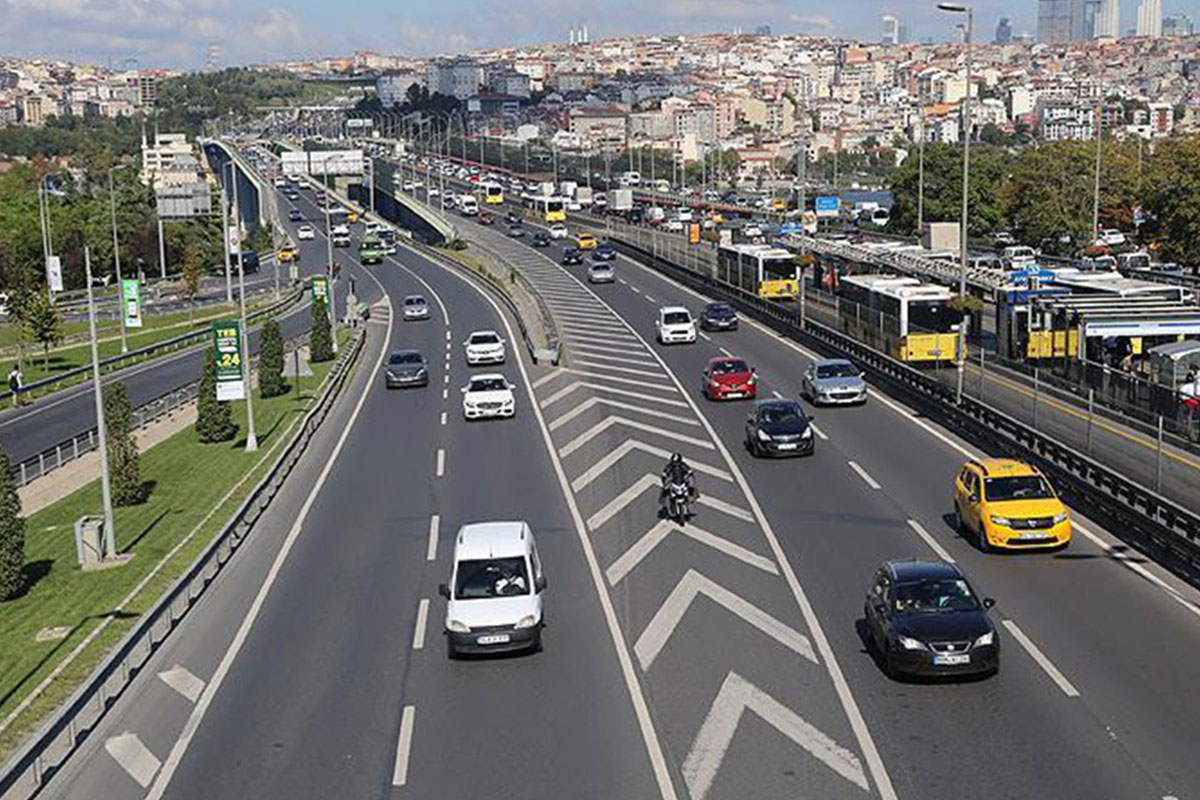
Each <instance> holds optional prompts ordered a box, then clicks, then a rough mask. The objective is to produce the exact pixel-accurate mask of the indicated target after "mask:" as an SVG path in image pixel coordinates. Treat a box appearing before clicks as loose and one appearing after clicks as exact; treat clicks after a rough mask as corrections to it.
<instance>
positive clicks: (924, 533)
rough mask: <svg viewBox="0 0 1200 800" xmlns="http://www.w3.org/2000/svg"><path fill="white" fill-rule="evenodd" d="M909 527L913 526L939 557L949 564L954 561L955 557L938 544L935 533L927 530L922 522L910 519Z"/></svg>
mask: <svg viewBox="0 0 1200 800" xmlns="http://www.w3.org/2000/svg"><path fill="white" fill-rule="evenodd" d="M908 527H910V528H912V529H913V532H914V533H916V534H917V536H920V537H921V539H923V540H924V541H925V544H927V545H929V549H930V550H932V551H933V552H935V553H937V557H938V558H940V559H941V560H942V561H945V562H947V563H949V564H953V563H954V557H953V556H951V555H950V554H949V553H947V552H946V548H944V547H942V546H941V545H940V544H938V541H937V539H934V538H933V535H932V534H930V533H929V531H927V530H925V528H924V527H922V525H921V523H919V522H917V521H916V520H915V519H910V520H908Z"/></svg>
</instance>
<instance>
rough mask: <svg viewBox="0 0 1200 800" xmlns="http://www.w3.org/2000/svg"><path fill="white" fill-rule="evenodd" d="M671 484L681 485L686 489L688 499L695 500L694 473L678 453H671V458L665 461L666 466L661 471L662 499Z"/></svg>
mask: <svg viewBox="0 0 1200 800" xmlns="http://www.w3.org/2000/svg"><path fill="white" fill-rule="evenodd" d="M672 483H682V484H684V485H685V486H687V487H688V499H689V500H695V499H696V497H697V492H696V473H695V472H693V471H692V468H691V467H689V466H688V465H687V462H686V461H684V460H683V456H682V455H680V454H679V453H672V454H671V458H670V460H669V461H667V465H666V466H665V467H663V471H662V495H661V497H662V498H663V499H665V498H666V496H667V487H668V486H669V485H670V484H672Z"/></svg>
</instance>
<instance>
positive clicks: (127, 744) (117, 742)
mask: <svg viewBox="0 0 1200 800" xmlns="http://www.w3.org/2000/svg"><path fill="white" fill-rule="evenodd" d="M104 749H105V750H107V751H108V754H109V755H110V756H112V757H113V760H114V761H116V762H117V764H119V765H120V767H121V769H123V770H125V771H126V772H127V773H129V777H131V778H133V779H134V780H135V781H137V784H138V786H141V787H142V788H143V789H145V788H146V787H147V786H149V785H150V782H151V781H153V780H154V774H155V773H156V772H158V768H159V767H160V766H162V762H161V761H159V760H158V756H156V755H154V753H151V752H150V750H149V748H147V747H146V745H144V744H142V740H141V739H139V738H138V737H137V734H136V733H130V732H129V731H125V732H124V733H122V734H121V735H119V736H113V737H111V738H109V739H107V740H105V742H104Z"/></svg>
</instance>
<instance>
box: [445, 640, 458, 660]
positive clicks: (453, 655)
mask: <svg viewBox="0 0 1200 800" xmlns="http://www.w3.org/2000/svg"><path fill="white" fill-rule="evenodd" d="M446 658H448V659H450V660H451V661H457V660H458V650H456V649H455V648H454V642H452V641H450V637H449V636H447V637H446Z"/></svg>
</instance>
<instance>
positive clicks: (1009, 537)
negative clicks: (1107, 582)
mask: <svg viewBox="0 0 1200 800" xmlns="http://www.w3.org/2000/svg"><path fill="white" fill-rule="evenodd" d="M954 512H955V515H956V517H957V521H958V527H959V529H960V530H962V531H963V532H964V533H971V534H974V536H975V539H976V541H977V542H978V544H979V549H981V550H984V551H988V550H992V549H994V548H998V549H1003V550H1034V549H1039V548H1048V547H1065V546H1066V544H1067V542H1069V541H1071V514H1070V512H1069V511H1067V507H1066V506H1065V505H1063V502H1062V501H1061V500H1059V499H1058V495H1057V494H1055V492H1054V487H1053V486H1051V485H1050V481H1048V480H1047V479H1046V476H1045V475H1043V474H1042V473H1041V471H1039V470H1038V469H1037V467H1034V466H1032V465H1030V464H1026V463H1025V462H1023V461H1017V460H1015V459H1011V458H983V459H972V460H971V461H968V462H967V463H966V464H964V465H963V467H962V469H960V470H959V471H958V476H957V477H956V478H955V479H954Z"/></svg>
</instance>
